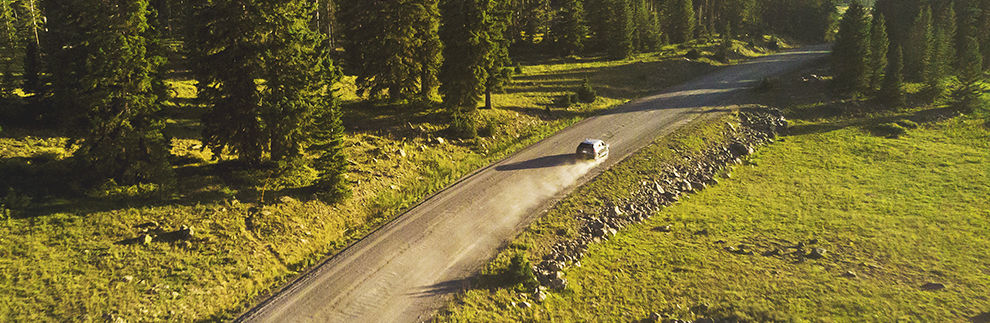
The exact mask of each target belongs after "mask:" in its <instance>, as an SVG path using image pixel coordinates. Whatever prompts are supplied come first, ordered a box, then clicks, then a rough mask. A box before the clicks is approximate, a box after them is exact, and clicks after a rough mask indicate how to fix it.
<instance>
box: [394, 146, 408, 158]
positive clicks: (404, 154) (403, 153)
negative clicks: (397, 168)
mask: <svg viewBox="0 0 990 323" xmlns="http://www.w3.org/2000/svg"><path fill="white" fill-rule="evenodd" d="M395 154H396V155H399V157H402V158H405V157H406V150H405V149H401V148H400V149H399V150H396V151H395Z"/></svg>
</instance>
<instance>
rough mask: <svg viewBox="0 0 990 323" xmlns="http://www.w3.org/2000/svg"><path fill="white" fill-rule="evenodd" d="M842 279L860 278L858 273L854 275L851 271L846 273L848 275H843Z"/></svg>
mask: <svg viewBox="0 0 990 323" xmlns="http://www.w3.org/2000/svg"><path fill="white" fill-rule="evenodd" d="M842 277H846V278H856V277H859V275H856V273H854V272H852V271H851V270H850V271H846V273H845V274H842Z"/></svg>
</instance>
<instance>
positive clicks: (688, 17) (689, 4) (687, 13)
mask: <svg viewBox="0 0 990 323" xmlns="http://www.w3.org/2000/svg"><path fill="white" fill-rule="evenodd" d="M667 3H668V5H669V6H671V7H670V8H668V9H667V12H668V13H667V22H668V23H669V24H670V27H668V28H667V29H668V30H669V32H670V41H671V42H674V43H684V42H687V41H689V40H691V39H693V38H694V28H695V25H697V21H696V19H695V15H694V3H693V1H692V0H671V1H668V2H667Z"/></svg>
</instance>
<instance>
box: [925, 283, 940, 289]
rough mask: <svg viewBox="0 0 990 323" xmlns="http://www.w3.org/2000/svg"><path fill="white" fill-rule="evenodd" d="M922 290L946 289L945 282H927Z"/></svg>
mask: <svg viewBox="0 0 990 323" xmlns="http://www.w3.org/2000/svg"><path fill="white" fill-rule="evenodd" d="M921 289H922V290H942V289H945V284H942V283H926V284H924V285H921Z"/></svg>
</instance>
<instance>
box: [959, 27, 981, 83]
mask: <svg viewBox="0 0 990 323" xmlns="http://www.w3.org/2000/svg"><path fill="white" fill-rule="evenodd" d="M961 54H962V56H961V57H962V64H963V65H962V66H963V67H962V69H961V70H960V73H959V80H960V81H962V82H963V83H975V82H979V81H980V80H981V78H982V77H983V68H984V63H985V61H984V60H983V56H982V55H981V54H980V42H979V41H978V40H976V37H974V36H967V37H966V39H965V40H964V41H963V51H962V53H961Z"/></svg>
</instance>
